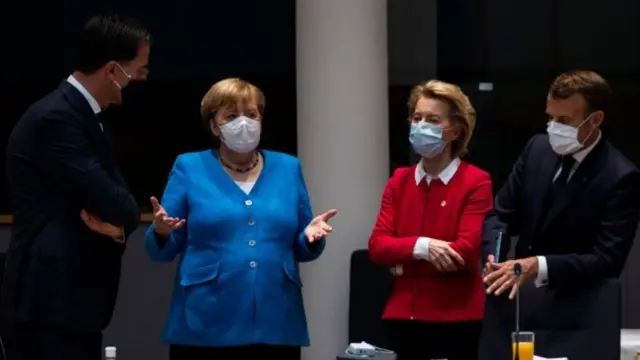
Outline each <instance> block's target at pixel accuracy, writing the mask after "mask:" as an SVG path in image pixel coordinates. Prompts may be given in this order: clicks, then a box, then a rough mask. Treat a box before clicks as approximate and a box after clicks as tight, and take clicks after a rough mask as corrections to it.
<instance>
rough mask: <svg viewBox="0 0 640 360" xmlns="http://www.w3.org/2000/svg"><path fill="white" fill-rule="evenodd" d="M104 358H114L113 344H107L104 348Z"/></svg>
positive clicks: (111, 359)
mask: <svg viewBox="0 0 640 360" xmlns="http://www.w3.org/2000/svg"><path fill="white" fill-rule="evenodd" d="M104 360H116V347H115V346H107V347H106V348H104Z"/></svg>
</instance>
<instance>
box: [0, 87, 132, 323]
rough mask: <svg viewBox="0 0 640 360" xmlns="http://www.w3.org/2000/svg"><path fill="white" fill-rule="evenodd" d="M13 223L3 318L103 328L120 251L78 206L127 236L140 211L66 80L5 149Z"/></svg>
mask: <svg viewBox="0 0 640 360" xmlns="http://www.w3.org/2000/svg"><path fill="white" fill-rule="evenodd" d="M7 176H8V183H9V187H10V191H11V196H12V200H13V215H14V218H13V226H12V228H11V242H10V244H9V249H8V253H7V259H6V268H5V274H4V282H3V285H2V289H1V290H0V312H1V314H2V315H3V317H4V318H5V320H14V321H29V322H35V323H46V324H54V325H60V326H65V327H69V328H74V329H80V330H83V331H100V330H102V329H103V328H105V327H106V325H107V324H108V323H109V321H110V319H111V316H112V314H113V309H114V305H115V300H116V296H117V292H118V285H119V281H120V280H119V279H120V261H121V256H122V253H123V251H124V245H121V244H118V243H116V242H115V241H114V240H113V239H111V238H109V237H106V236H103V235H100V234H98V233H94V232H92V231H90V230H89V229H88V228H87V226H86V225H85V224H84V223H83V222H82V220H81V219H80V210H81V209H87V211H89V212H91V213H93V214H95V215H97V216H99V217H100V218H101V219H103V220H104V221H106V222H109V223H111V224H114V225H118V226H123V227H124V229H125V234H126V235H128V234H130V233H131V232H132V231H133V230H134V229H135V228H136V226H137V225H138V221H139V219H140V218H139V216H140V214H139V209H138V206H137V204H136V201H135V199H134V198H133V196H132V195H131V194H130V193H129V191H128V190H127V187H126V185H125V182H124V180H123V178H122V176H121V175H120V173H119V171H118V168H117V166H116V162H115V155H114V152H113V148H112V145H111V142H110V140H109V139H107V137H106V135H105V133H103V132H102V131H101V129H100V123H99V121H98V118H97V117H96V115H95V114H94V112H93V110H92V109H91V106H90V105H89V103H88V101H87V100H86V99H85V98H84V96H83V95H82V94H81V93H80V92H79V91H78V90H77V89H76V88H74V87H73V86H72V85H71V84H69V83H67V82H63V83H62V84H61V85H60V87H59V88H58V89H56V90H54V91H53V92H51V93H50V94H48V95H47V96H45V97H44V98H42V99H40V100H39V101H38V102H36V103H34V104H33V105H31V107H29V109H28V110H27V111H26V112H25V114H24V115H23V116H22V118H21V119H20V121H19V122H18V123H17V124H16V126H15V128H14V129H13V132H12V133H11V136H10V137H9V142H8V145H7Z"/></svg>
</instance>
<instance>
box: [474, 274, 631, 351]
mask: <svg viewBox="0 0 640 360" xmlns="http://www.w3.org/2000/svg"><path fill="white" fill-rule="evenodd" d="M620 327H621V290H620V283H619V281H618V280H613V279H611V280H606V281H603V282H600V283H597V284H592V285H589V286H575V287H571V288H563V289H555V290H547V289H545V288H536V287H535V286H534V284H532V283H528V284H526V285H525V286H523V287H522V288H521V290H520V331H533V332H534V333H535V353H536V355H539V356H543V357H551V358H553V357H561V356H562V357H568V358H569V359H581V360H616V359H620ZM514 329H515V301H512V300H509V299H508V298H507V297H506V295H505V296H500V297H496V296H488V297H487V301H486V307H485V317H484V322H483V329H482V337H481V341H480V350H479V357H478V359H479V360H511V356H512V355H511V332H512V331H514Z"/></svg>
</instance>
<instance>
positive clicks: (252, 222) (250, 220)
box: [248, 219, 256, 226]
mask: <svg viewBox="0 0 640 360" xmlns="http://www.w3.org/2000/svg"><path fill="white" fill-rule="evenodd" d="M248 224H249V225H250V226H253V225H255V224H256V221H255V220H253V219H249V222H248Z"/></svg>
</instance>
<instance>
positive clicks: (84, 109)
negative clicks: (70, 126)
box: [59, 80, 111, 159]
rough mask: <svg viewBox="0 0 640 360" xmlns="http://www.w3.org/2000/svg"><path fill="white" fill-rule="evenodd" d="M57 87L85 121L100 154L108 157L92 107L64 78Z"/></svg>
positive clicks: (108, 151)
mask: <svg viewBox="0 0 640 360" xmlns="http://www.w3.org/2000/svg"><path fill="white" fill-rule="evenodd" d="M59 89H60V90H61V91H62V92H63V94H64V96H65V98H66V99H67V101H69V105H70V106H71V107H72V108H73V109H74V110H75V111H76V113H77V114H78V116H79V117H80V118H81V120H82V121H83V122H84V123H85V124H84V125H85V128H86V129H87V130H88V135H89V139H90V140H91V142H92V143H93V144H95V145H96V147H97V148H98V150H99V152H100V155H102V156H103V157H104V158H105V159H109V158H110V157H111V155H110V153H111V151H110V147H109V146H108V144H107V143H106V139H105V136H104V134H103V133H102V128H101V127H100V122H99V120H98V116H97V115H96V114H95V113H94V112H93V109H92V108H91V105H89V102H88V101H87V99H85V97H84V96H83V95H82V94H81V93H80V91H78V89H76V88H75V87H73V85H71V84H69V83H68V82H67V81H66V80H65V81H63V82H62V84H60V88H59Z"/></svg>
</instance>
